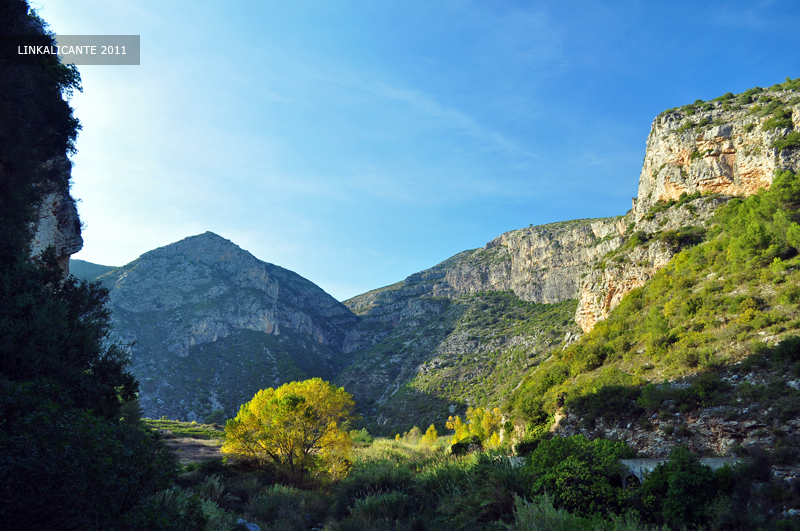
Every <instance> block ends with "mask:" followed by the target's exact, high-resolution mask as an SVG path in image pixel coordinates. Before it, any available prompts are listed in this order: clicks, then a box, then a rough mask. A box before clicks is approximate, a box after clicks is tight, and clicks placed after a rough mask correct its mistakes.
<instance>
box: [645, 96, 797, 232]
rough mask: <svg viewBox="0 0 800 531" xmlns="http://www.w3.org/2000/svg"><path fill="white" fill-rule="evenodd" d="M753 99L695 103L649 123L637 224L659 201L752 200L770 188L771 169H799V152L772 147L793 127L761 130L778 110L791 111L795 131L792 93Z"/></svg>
mask: <svg viewBox="0 0 800 531" xmlns="http://www.w3.org/2000/svg"><path fill="white" fill-rule="evenodd" d="M755 97H756V101H751V102H749V103H739V101H740V100H738V99H734V98H733V97H731V98H730V99H723V100H721V101H713V102H698V104H696V105H687V106H684V107H681V108H680V109H675V110H672V111H667V112H665V113H663V114H661V115H660V116H658V117H657V118H656V119H655V120H654V121H653V125H652V126H651V128H650V135H649V136H648V137H647V151H646V153H645V159H644V164H643V165H642V173H641V176H640V178H639V193H638V197H637V198H636V199H634V204H633V207H634V208H633V212H634V217H635V219H636V220H641V219H642V217H644V216H645V215H646V214H647V212H648V211H649V209H650V208H651V207H652V206H653V205H655V204H656V203H657V202H658V201H662V200H663V201H666V200H670V199H677V198H678V197H679V196H680V195H681V194H682V193H684V192H686V193H689V194H691V193H693V192H716V193H720V194H725V195H743V196H746V195H751V194H753V193H755V192H756V191H757V190H758V189H759V188H769V186H770V184H771V183H772V176H773V174H774V171H775V169H776V168H778V169H792V170H793V171H796V170H797V169H798V168H800V152H799V151H798V150H796V149H795V150H792V149H787V150H783V151H779V150H778V149H775V148H773V147H772V144H773V142H774V141H775V140H777V139H779V138H781V137H783V136H785V135H786V134H787V133H788V132H789V131H790V130H791V129H792V128H791V127H786V126H785V125H784V126H779V127H775V128H769V125H767V127H768V129H767V130H764V128H763V126H764V124H765V123H766V122H767V120H769V119H771V118H773V117H774V111H780V110H786V111H791V116H792V121H793V124H794V128H797V127H799V126H800V98H798V97H797V94H796V93H795V92H794V91H792V90H777V91H765V92H763V93H757V94H756V95H755ZM759 97H760V98H761V99H758V98H759ZM767 98H769V100H767ZM776 102H778V104H777V105H776ZM769 105H772V106H773V107H775V109H774V111H773V112H768V110H769V109H768V107H769ZM692 124H693V125H694V126H692ZM701 124H702V125H701Z"/></svg>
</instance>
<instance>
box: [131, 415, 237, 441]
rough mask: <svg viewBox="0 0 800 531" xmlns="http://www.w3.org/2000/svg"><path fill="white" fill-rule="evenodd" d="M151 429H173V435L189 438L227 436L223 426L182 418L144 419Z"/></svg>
mask: <svg viewBox="0 0 800 531" xmlns="http://www.w3.org/2000/svg"><path fill="white" fill-rule="evenodd" d="M142 420H143V422H144V423H145V426H147V427H148V428H150V429H153V430H171V431H172V436H173V437H175V438H189V439H203V440H210V439H222V438H224V437H225V432H224V430H223V428H222V427H219V426H218V425H213V424H198V423H197V422H184V421H180V420H167V419H160V420H156V419H142Z"/></svg>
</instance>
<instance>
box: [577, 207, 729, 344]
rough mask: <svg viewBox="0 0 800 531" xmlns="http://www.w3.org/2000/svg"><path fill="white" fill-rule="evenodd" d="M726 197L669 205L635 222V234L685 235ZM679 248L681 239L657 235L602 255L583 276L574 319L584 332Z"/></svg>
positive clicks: (653, 272)
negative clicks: (609, 254) (670, 206)
mask: <svg viewBox="0 0 800 531" xmlns="http://www.w3.org/2000/svg"><path fill="white" fill-rule="evenodd" d="M726 201H727V199H726V198H721V197H708V198H699V199H696V200H694V201H689V202H686V203H685V204H683V205H680V206H676V207H674V208H668V209H665V210H664V211H661V212H657V213H654V214H652V215H651V216H648V217H647V218H642V219H641V220H640V221H639V222H638V223H635V224H634V223H632V224H631V228H632V231H631V232H632V233H638V234H639V235H642V237H643V238H649V237H651V236H655V235H670V233H671V234H672V235H675V237H676V238H680V237H681V236H682V233H681V231H684V233H689V234H691V231H692V228H693V227H694V228H696V227H704V226H705V225H706V224H707V223H708V222H709V220H710V219H711V217H712V215H713V214H714V212H715V211H716V209H717V208H719V206H720V205H722V204H724V203H725V202H726ZM679 249H680V242H675V243H668V242H665V241H664V240H663V239H661V238H658V237H653V238H652V239H650V240H649V241H646V242H642V244H641V245H636V246H628V247H626V248H623V249H620V252H618V253H617V254H616V255H613V256H606V257H603V258H604V260H603V261H601V262H598V263H596V264H595V265H594V267H593V268H592V270H591V271H590V272H589V273H588V274H587V275H586V277H585V278H584V279H583V282H582V284H581V287H580V291H579V294H578V309H577V310H576V312H575V322H576V323H578V325H579V326H580V327H581V329H582V330H583V331H584V332H589V331H590V330H592V329H593V328H594V325H595V324H596V323H597V321H601V320H603V319H605V318H607V317H608V314H609V313H610V312H611V310H612V309H614V308H615V307H616V306H617V305H618V304H619V303H620V301H621V300H622V298H623V297H624V296H625V295H626V294H628V293H629V292H630V291H631V290H633V289H636V288H638V287H641V286H643V285H644V283H645V282H647V281H648V280H650V279H651V278H653V275H655V274H656V272H657V271H658V270H659V269H661V268H662V267H664V266H665V265H667V264H668V263H669V261H670V260H671V259H672V257H673V256H674V255H675V253H676V252H677V251H678V250H679Z"/></svg>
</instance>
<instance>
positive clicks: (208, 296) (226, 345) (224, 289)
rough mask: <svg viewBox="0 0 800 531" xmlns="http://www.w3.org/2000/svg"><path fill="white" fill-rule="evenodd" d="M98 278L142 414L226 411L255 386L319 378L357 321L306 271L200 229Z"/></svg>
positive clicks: (196, 415)
mask: <svg viewBox="0 0 800 531" xmlns="http://www.w3.org/2000/svg"><path fill="white" fill-rule="evenodd" d="M100 278H101V280H102V281H103V282H104V284H105V285H106V286H107V287H108V288H109V289H110V297H111V310H112V315H113V323H114V330H115V334H116V337H117V338H118V339H120V340H122V341H123V342H126V343H131V347H130V350H131V354H132V360H133V373H134V374H135V375H136V376H137V378H138V379H139V381H140V382H141V386H142V393H141V397H140V400H141V403H142V408H143V410H144V412H145V414H146V415H148V416H151V417H160V416H162V415H168V416H170V417H171V418H188V419H198V418H202V416H203V415H206V414H208V413H210V412H211V410H213V409H224V410H225V411H226V412H227V413H228V414H233V413H235V411H236V408H238V405H239V404H241V403H243V402H244V401H245V400H249V399H250V398H252V396H253V394H255V392H256V391H258V390H259V389H262V388H266V387H270V386H275V385H280V384H282V383H285V382H286V381H291V380H296V379H305V378H308V377H313V376H323V377H325V378H328V379H329V378H331V376H332V375H333V373H334V371H335V365H336V363H337V359H336V356H337V353H339V352H340V351H341V346H342V343H343V341H344V337H345V335H346V334H347V332H348V331H349V330H350V329H351V328H352V327H353V326H354V325H355V324H356V323H357V322H358V321H359V318H358V317H357V316H355V315H353V314H352V313H351V312H350V311H349V310H348V309H347V308H346V307H344V306H343V305H342V304H341V303H339V302H338V301H336V300H335V299H334V298H333V297H331V296H330V295H328V294H327V293H325V292H324V291H323V290H322V289H320V288H319V287H318V286H316V285H314V284H313V283H311V282H309V281H308V280H306V279H304V278H302V277H300V276H299V275H297V274H295V273H293V272H291V271H289V270H286V269H283V268H281V267H278V266H276V265H273V264H268V263H265V262H262V261H260V260H258V259H257V258H255V257H254V256H253V255H251V254H250V253H248V252H246V251H244V250H242V249H241V248H239V247H238V246H236V245H235V244H233V243H232V242H230V241H228V240H226V239H224V238H222V237H220V236H217V235H216V234H213V233H210V232H207V233H205V234H201V235H199V236H193V237H190V238H186V239H184V240H181V241H179V242H177V243H173V244H171V245H167V246H165V247H162V248H159V249H156V250H153V251H150V252H148V253H145V254H143V255H142V256H141V257H139V258H138V259H137V260H135V261H133V262H131V263H130V264H128V265H126V266H123V267H120V268H117V269H115V270H113V271H111V272H109V273H107V274H105V275H103V276H102V277H100Z"/></svg>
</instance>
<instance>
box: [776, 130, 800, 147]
mask: <svg viewBox="0 0 800 531" xmlns="http://www.w3.org/2000/svg"><path fill="white" fill-rule="evenodd" d="M799 146H800V131H792V132H791V133H789V134H788V135H786V136H785V137H783V138H779V139H777V140H775V141H774V142H773V143H772V145H771V146H770V147H772V148H774V149H777V150H778V151H783V150H786V149H794V148H796V147H799Z"/></svg>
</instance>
